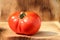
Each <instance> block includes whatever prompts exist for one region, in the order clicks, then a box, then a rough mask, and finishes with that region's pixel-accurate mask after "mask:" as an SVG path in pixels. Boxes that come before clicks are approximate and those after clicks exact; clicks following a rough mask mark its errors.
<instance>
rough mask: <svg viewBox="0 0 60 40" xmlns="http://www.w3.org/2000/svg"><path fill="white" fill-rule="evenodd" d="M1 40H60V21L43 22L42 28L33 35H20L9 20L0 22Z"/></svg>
mask: <svg viewBox="0 0 60 40" xmlns="http://www.w3.org/2000/svg"><path fill="white" fill-rule="evenodd" d="M0 40H60V23H59V22H56V21H54V22H53V21H50V22H42V24H41V28H40V30H39V31H38V32H37V33H36V34H35V35H32V36H27V35H18V34H16V33H15V32H13V31H12V30H11V29H10V28H9V26H8V23H7V22H0Z"/></svg>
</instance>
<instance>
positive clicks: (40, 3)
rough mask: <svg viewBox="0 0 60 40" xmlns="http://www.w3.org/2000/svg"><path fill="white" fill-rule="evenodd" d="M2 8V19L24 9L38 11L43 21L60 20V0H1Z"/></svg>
mask: <svg viewBox="0 0 60 40" xmlns="http://www.w3.org/2000/svg"><path fill="white" fill-rule="evenodd" d="M0 9H1V11H0V17H1V18H0V19H1V20H0V21H7V20H8V17H9V15H10V14H12V13H14V12H15V11H16V10H20V11H21V10H23V9H25V10H27V11H34V12H36V13H37V14H38V15H39V16H40V17H41V19H42V20H43V21H51V20H57V21H60V0H13V2H12V0H0Z"/></svg>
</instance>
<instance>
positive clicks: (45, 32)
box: [33, 31, 58, 37]
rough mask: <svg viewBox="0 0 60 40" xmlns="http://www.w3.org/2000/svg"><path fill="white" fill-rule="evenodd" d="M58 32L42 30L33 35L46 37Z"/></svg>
mask: <svg viewBox="0 0 60 40" xmlns="http://www.w3.org/2000/svg"><path fill="white" fill-rule="evenodd" d="M57 34H58V33H55V32H49V31H40V32H37V33H36V34H35V35H33V36H36V37H42V36H43V37H44V36H54V35H57Z"/></svg>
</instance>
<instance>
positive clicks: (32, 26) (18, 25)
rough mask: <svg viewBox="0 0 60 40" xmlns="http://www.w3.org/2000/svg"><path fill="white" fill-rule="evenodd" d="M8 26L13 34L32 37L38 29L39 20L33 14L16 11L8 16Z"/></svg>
mask: <svg viewBox="0 0 60 40" xmlns="http://www.w3.org/2000/svg"><path fill="white" fill-rule="evenodd" d="M8 24H9V27H10V28H11V29H12V30H13V31H14V32H15V33H18V34H25V35H32V34H35V33H37V32H38V30H39V29H40V26H41V19H40V17H39V16H38V15H37V14H36V13H35V12H27V11H26V12H20V11H16V12H15V13H13V14H12V15H10V17H9V19H8Z"/></svg>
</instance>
